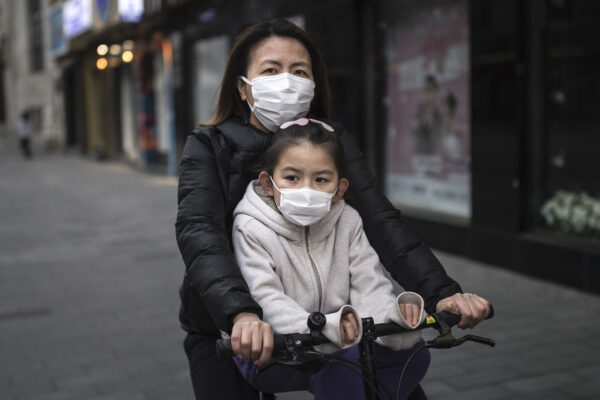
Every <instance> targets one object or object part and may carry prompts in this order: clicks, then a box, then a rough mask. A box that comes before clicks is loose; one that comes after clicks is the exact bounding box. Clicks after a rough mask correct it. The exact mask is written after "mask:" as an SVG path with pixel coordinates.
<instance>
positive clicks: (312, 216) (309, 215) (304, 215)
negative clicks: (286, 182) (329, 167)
mask: <svg viewBox="0 0 600 400" xmlns="http://www.w3.org/2000/svg"><path fill="white" fill-rule="evenodd" d="M270 178H271V182H272V183H273V186H274V187H275V189H277V191H278V192H279V193H280V198H279V205H278V206H277V207H278V208H279V211H281V214H283V216H284V217H285V218H286V219H287V220H288V221H290V222H292V223H294V224H296V225H300V226H309V225H313V224H315V223H317V222H319V221H320V220H321V219H322V218H323V217H324V216H325V215H326V214H327V213H328V212H329V209H330V208H331V199H332V198H333V196H335V194H336V192H337V189H336V190H335V192H333V193H327V192H320V191H318V190H314V189H311V188H309V187H308V186H305V187H303V188H300V189H280V188H278V187H277V185H275V182H274V181H273V177H270Z"/></svg>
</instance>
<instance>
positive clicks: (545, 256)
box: [71, 0, 600, 292]
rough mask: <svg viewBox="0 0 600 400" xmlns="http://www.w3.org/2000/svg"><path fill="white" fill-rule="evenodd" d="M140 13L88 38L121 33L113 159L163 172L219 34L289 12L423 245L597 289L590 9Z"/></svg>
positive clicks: (598, 151)
mask: <svg viewBox="0 0 600 400" xmlns="http://www.w3.org/2000/svg"><path fill="white" fill-rule="evenodd" d="M71 1H73V0H71ZM144 12H145V14H144V17H143V19H142V20H141V22H140V24H139V27H138V29H137V30H133V31H132V32H135V33H136V35H134V36H135V37H133V36H132V35H131V34H128V35H126V34H125V33H123V32H124V31H123V30H116V31H115V32H116V33H115V34H114V35H112V34H110V35H105V36H106V37H107V38H108V39H111V40H112V41H111V42H110V43H108V44H109V45H110V44H120V45H121V48H123V46H124V41H125V40H127V39H132V38H133V39H135V47H136V50H135V52H134V53H135V58H134V62H133V63H132V64H131V65H129V66H127V65H125V64H124V63H123V62H120V64H119V66H118V68H119V69H120V73H119V76H120V79H118V80H117V81H118V82H119V85H120V88H119V89H118V90H117V89H115V91H116V92H117V93H118V95H117V97H118V98H119V104H120V110H121V114H120V115H121V116H120V119H119V121H120V122H119V126H120V128H119V129H117V131H119V132H120V133H119V135H120V136H119V137H120V140H121V144H122V146H121V148H122V151H123V152H124V154H125V155H126V157H127V158H129V159H134V160H135V155H136V154H137V155H139V159H140V160H141V163H142V164H145V163H148V162H150V161H154V160H158V162H160V163H162V165H167V169H166V170H167V171H168V173H169V174H174V173H175V171H176V165H177V162H176V161H177V159H178V157H179V156H180V154H181V150H182V148H183V144H184V142H185V139H186V137H187V135H188V134H189V132H190V131H191V130H192V129H193V128H194V127H195V126H196V125H197V124H198V123H204V122H206V121H208V120H209V119H210V116H211V115H212V112H213V110H214V107H215V103H216V96H217V92H218V86H219V83H220V78H221V74H222V71H223V68H224V65H225V62H226V57H227V54H228V52H229V49H230V47H231V45H232V43H233V42H234V40H235V38H236V36H237V35H238V34H239V33H240V32H241V31H242V30H243V29H244V28H245V27H247V26H249V25H251V24H253V23H255V22H256V21H260V20H265V19H268V18H271V17H284V18H290V19H292V20H293V21H295V22H297V23H298V24H299V25H301V26H303V27H304V28H305V29H306V30H307V32H308V33H309V35H310V36H311V37H312V38H313V39H314V41H315V42H316V44H317V46H318V47H319V48H320V49H321V51H322V53H323V55H324V57H325V61H326V64H327V67H328V73H329V80H330V84H331V90H332V97H333V115H332V118H333V119H335V120H337V121H339V122H341V123H342V124H344V125H345V126H346V127H348V128H349V129H350V130H351V132H352V133H353V135H354V137H355V139H356V141H357V143H358V144H359V146H360V147H361V149H362V150H363V152H364V154H365V156H366V158H367V161H368V163H369V166H370V167H371V169H372V170H373V172H374V173H375V175H376V176H377V179H378V180H379V182H380V183H381V185H382V187H383V188H384V190H385V192H386V194H387V195H388V197H389V198H390V200H391V201H392V202H393V203H394V204H395V205H397V206H398V208H400V209H401V210H402V211H403V213H404V215H405V219H406V221H407V223H408V224H409V225H410V227H411V228H412V229H413V230H414V231H415V232H416V233H417V234H418V235H419V236H420V237H421V238H422V239H423V240H424V241H425V242H426V243H427V244H429V245H430V246H432V247H435V248H438V249H442V250H446V251H450V252H453V253H456V254H461V255H465V256H468V257H471V258H474V259H477V260H481V261H485V262H489V263H492V264H495V265H499V266H503V267H506V268H509V269H513V270H516V271H520V272H523V273H527V274H531V275H535V276H538V277H542V278H545V279H549V280H554V281H558V282H561V283H565V284H568V285H571V286H574V287H578V288H583V289H586V290H590V291H596V292H597V291H599V290H600V289H599V288H600V234H599V233H600V200H599V196H600V180H599V179H598V173H599V172H600V168H598V167H597V166H596V164H597V163H595V160H596V159H598V158H600V136H599V135H597V134H595V132H596V131H597V130H598V129H600V119H599V117H598V116H597V115H600V114H598V113H596V112H595V110H594V106H595V104H596V103H597V102H596V100H597V97H598V96H600V90H599V89H600V88H598V80H597V79H595V76H594V74H595V71H597V70H598V67H599V63H600V45H598V44H597V41H595V38H596V37H597V36H598V33H600V32H598V30H599V29H600V25H599V24H597V23H596V22H595V21H596V20H597V19H598V18H600V3H596V2H589V1H584V0H531V1H528V2H523V1H519V0H489V1H485V2H477V1H470V0H423V1H420V2H415V1H410V0H375V1H369V2H363V1H356V0H331V1H316V0H307V1H305V2H303V3H302V4H298V3H297V2H295V1H291V0H284V1H278V2H273V1H267V0H254V1H247V2H237V1H233V0H231V1H222V2H217V3H210V4H208V3H205V2H194V1H185V0H181V1H172V2H166V1H149V0H148V1H145V2H144ZM332 16H335V18H332ZM96 44H99V43H96ZM94 57H95V58H96V59H97V58H98V56H97V55H95V56H94ZM84 77H85V72H84ZM132 82H133V83H134V84H132ZM133 87H135V94H133V93H132V88H133ZM133 98H135V101H132V99H133ZM132 104H134V105H132ZM132 108H134V109H135V122H134V121H132V118H131V115H132V113H131V109H132ZM86 118H90V117H89V116H88V115H87V113H86ZM113 134H114V133H113ZM88 136H89V134H88ZM91 139H92V138H89V140H91ZM90 145H91V142H90V144H88V146H90Z"/></svg>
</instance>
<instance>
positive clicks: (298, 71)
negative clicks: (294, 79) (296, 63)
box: [294, 69, 308, 76]
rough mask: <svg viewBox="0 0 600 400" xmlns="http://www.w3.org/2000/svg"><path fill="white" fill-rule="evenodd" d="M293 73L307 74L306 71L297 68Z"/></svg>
mask: <svg viewBox="0 0 600 400" xmlns="http://www.w3.org/2000/svg"><path fill="white" fill-rule="evenodd" d="M294 75H301V76H308V72H306V71H304V70H303V69H297V70H296V71H294Z"/></svg>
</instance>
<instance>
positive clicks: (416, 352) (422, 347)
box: [396, 344, 427, 400]
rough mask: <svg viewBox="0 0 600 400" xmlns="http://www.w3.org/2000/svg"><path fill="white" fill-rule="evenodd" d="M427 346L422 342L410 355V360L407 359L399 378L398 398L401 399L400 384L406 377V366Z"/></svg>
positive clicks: (397, 399)
mask: <svg viewBox="0 0 600 400" xmlns="http://www.w3.org/2000/svg"><path fill="white" fill-rule="evenodd" d="M426 348H427V347H425V344H422V345H421V346H420V347H419V348H418V349H417V350H415V352H414V353H412V354H411V355H410V357H408V360H407V361H406V363H405V364H404V368H402V373H401V374H400V378H399V379H398V391H397V392H396V400H399V399H400V386H401V385H402V378H404V373H405V372H406V368H407V367H408V364H409V363H410V362H411V361H412V360H413V358H414V357H415V356H416V355H417V354H418V353H419V352H420V351H421V350H423V349H426Z"/></svg>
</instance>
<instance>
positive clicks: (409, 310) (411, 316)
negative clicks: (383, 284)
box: [398, 304, 421, 328]
mask: <svg viewBox="0 0 600 400" xmlns="http://www.w3.org/2000/svg"><path fill="white" fill-rule="evenodd" d="M398 307H400V312H401V313H402V316H403V317H404V320H405V321H406V322H408V324H409V325H410V326H411V327H413V328H414V327H415V326H417V324H418V323H419V317H420V316H421V312H420V311H421V310H420V307H419V306H418V305H416V304H398Z"/></svg>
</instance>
